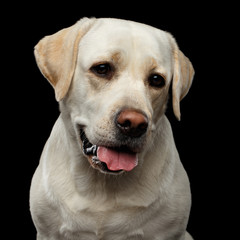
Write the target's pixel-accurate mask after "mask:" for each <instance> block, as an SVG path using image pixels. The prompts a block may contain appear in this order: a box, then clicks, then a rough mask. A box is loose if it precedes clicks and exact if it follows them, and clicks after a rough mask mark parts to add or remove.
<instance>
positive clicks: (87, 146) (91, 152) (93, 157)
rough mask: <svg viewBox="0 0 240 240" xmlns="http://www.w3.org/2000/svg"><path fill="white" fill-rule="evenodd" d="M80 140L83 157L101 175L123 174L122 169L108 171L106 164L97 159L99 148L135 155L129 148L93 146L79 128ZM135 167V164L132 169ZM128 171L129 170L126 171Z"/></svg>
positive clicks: (111, 145)
mask: <svg viewBox="0 0 240 240" xmlns="http://www.w3.org/2000/svg"><path fill="white" fill-rule="evenodd" d="M80 139H81V141H82V151H83V153H84V155H85V156H86V157H87V158H88V161H89V163H90V165H91V166H92V167H93V168H95V169H98V170H100V171H101V172H103V173H108V174H114V175H118V174H121V173H123V172H125V170H124V169H117V170H110V169H109V168H108V166H107V164H108V163H106V162H103V161H104V160H103V161H101V160H100V159H99V157H98V149H100V148H105V149H109V150H110V151H111V150H112V151H114V152H119V153H120V152H122V153H124V154H129V155H137V153H136V152H135V151H132V150H131V149H130V148H128V147H127V146H124V145H122V146H115V147H114V145H113V144H110V145H109V146H102V145H101V146H98V145H94V144H92V143H91V142H90V141H89V140H88V138H87V136H86V134H85V132H84V130H83V129H82V128H81V129H80ZM136 159H137V157H136ZM136 165H137V162H136V163H135V165H134V166H132V168H133V167H135V166H136ZM126 171H129V170H126Z"/></svg>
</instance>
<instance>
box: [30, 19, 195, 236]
mask: <svg viewBox="0 0 240 240" xmlns="http://www.w3.org/2000/svg"><path fill="white" fill-rule="evenodd" d="M34 54H35V58H36V62H37V65H38V67H39V69H40V71H41V73H42V74H43V75H44V77H45V78H46V79H47V80H48V81H49V82H50V84H51V85H52V86H53V88H54V91H55V96H56V100H57V101H58V102H59V107H60V115H59V118H58V119H57V121H56V123H55V125H54V127H53V129H52V132H51V134H50V137H49V139H48V140H47V143H46V145H45V147H44V150H43V152H42V155H41V159H40V163H39V166H38V167H37V169H36V171H35V173H34V176H33V179H32V183H31V189H30V211H31V215H32V219H33V222H34V225H35V227H36V229H37V239H38V240H56V239H58V240H59V239H62V240H63V239H64V240H66V239H69V240H134V239H135V240H136V239H137V240H154V239H155V240H160V239H161V240H170V239H171V240H190V239H192V237H191V236H190V234H189V233H188V232H187V231H186V226H187V222H188V217H189V212H190V208H191V193H190V186H189V180H188V177H187V174H186V172H185V170H184V168H183V166H182V164H181V162H180V159H179V155H178V152H177V149H176V146H175V143H174V138H173V134H172V130H171V126H170V123H169V121H168V119H167V117H166V115H165V110H166V106H167V102H168V98H169V92H170V91H171V93H172V94H171V96H172V105H173V112H174V114H175V116H176V118H177V119H178V120H180V117H181V116H180V101H181V100H182V99H183V98H184V96H185V95H186V94H187V93H188V91H189V88H190V86H191V84H192V80H193V76H194V69H193V66H192V64H191V62H190V61H189V59H188V58H187V57H186V56H185V55H184V54H183V53H182V52H181V51H180V49H179V47H178V45H177V43H176V41H175V39H174V38H173V36H172V35H171V34H170V33H168V32H165V31H162V30H160V29H157V28H154V27H151V26H148V25H145V24H142V23H137V22H133V21H128V20H121V19H111V18H99V19H96V18H82V19H80V20H79V21H78V22H77V23H76V24H74V25H73V26H71V27H68V28H65V29H63V30H61V31H59V32H57V33H55V34H53V35H50V36H46V37H44V38H43V39H42V40H40V41H39V43H38V44H37V45H36V46H35V50H34ZM170 88H171V89H170Z"/></svg>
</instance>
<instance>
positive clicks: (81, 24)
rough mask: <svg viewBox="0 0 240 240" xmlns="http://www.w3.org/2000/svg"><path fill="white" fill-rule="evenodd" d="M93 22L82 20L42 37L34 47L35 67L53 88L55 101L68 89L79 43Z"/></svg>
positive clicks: (93, 19) (92, 19)
mask: <svg viewBox="0 0 240 240" xmlns="http://www.w3.org/2000/svg"><path fill="white" fill-rule="evenodd" d="M95 20H96V19H95V18H91V19H89V18H83V19H81V20H80V21H78V22H77V23H76V24H75V25H73V26H71V27H68V28H65V29H62V30H61V31H59V32H57V33H55V34H53V35H50V36H46V37H44V38H43V39H42V40H40V41H39V43H38V44H37V45H36V46H35V49H34V54H35V58H36V61H37V65H38V67H39V69H40V71H41V72H42V74H43V75H44V77H45V78H47V80H48V81H49V82H50V83H51V85H52V86H53V87H54V90H55V96H56V100H57V101H60V100H61V99H62V98H63V97H64V96H65V95H66V93H67V91H68V89H69V86H70V83H71V80H72V77H73V74H74V71H75V66H76V61H77V53H78V45H79V41H80V39H81V38H82V37H83V36H84V35H85V34H86V33H87V32H88V30H89V29H90V28H91V26H92V25H93V23H94V22H95Z"/></svg>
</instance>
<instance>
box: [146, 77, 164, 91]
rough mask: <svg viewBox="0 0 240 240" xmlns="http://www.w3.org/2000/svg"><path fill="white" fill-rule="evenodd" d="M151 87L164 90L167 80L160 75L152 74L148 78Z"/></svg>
mask: <svg viewBox="0 0 240 240" xmlns="http://www.w3.org/2000/svg"><path fill="white" fill-rule="evenodd" d="M148 82H149V84H150V86H152V87H157V88H162V87H163V86H164V85H165V79H164V77H163V76H161V75H160V74H152V75H150V76H149V78H148Z"/></svg>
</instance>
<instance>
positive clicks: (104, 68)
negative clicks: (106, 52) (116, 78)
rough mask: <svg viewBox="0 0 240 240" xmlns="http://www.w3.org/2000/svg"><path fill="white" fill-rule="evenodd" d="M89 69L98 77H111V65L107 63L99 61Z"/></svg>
mask: <svg viewBox="0 0 240 240" xmlns="http://www.w3.org/2000/svg"><path fill="white" fill-rule="evenodd" d="M90 70H91V71H92V72H93V73H94V74H96V75H97V76H99V77H103V78H111V77H112V73H113V70H112V67H111V65H110V64H109V63H101V64H98V65H95V66H93V67H91V68H90Z"/></svg>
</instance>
